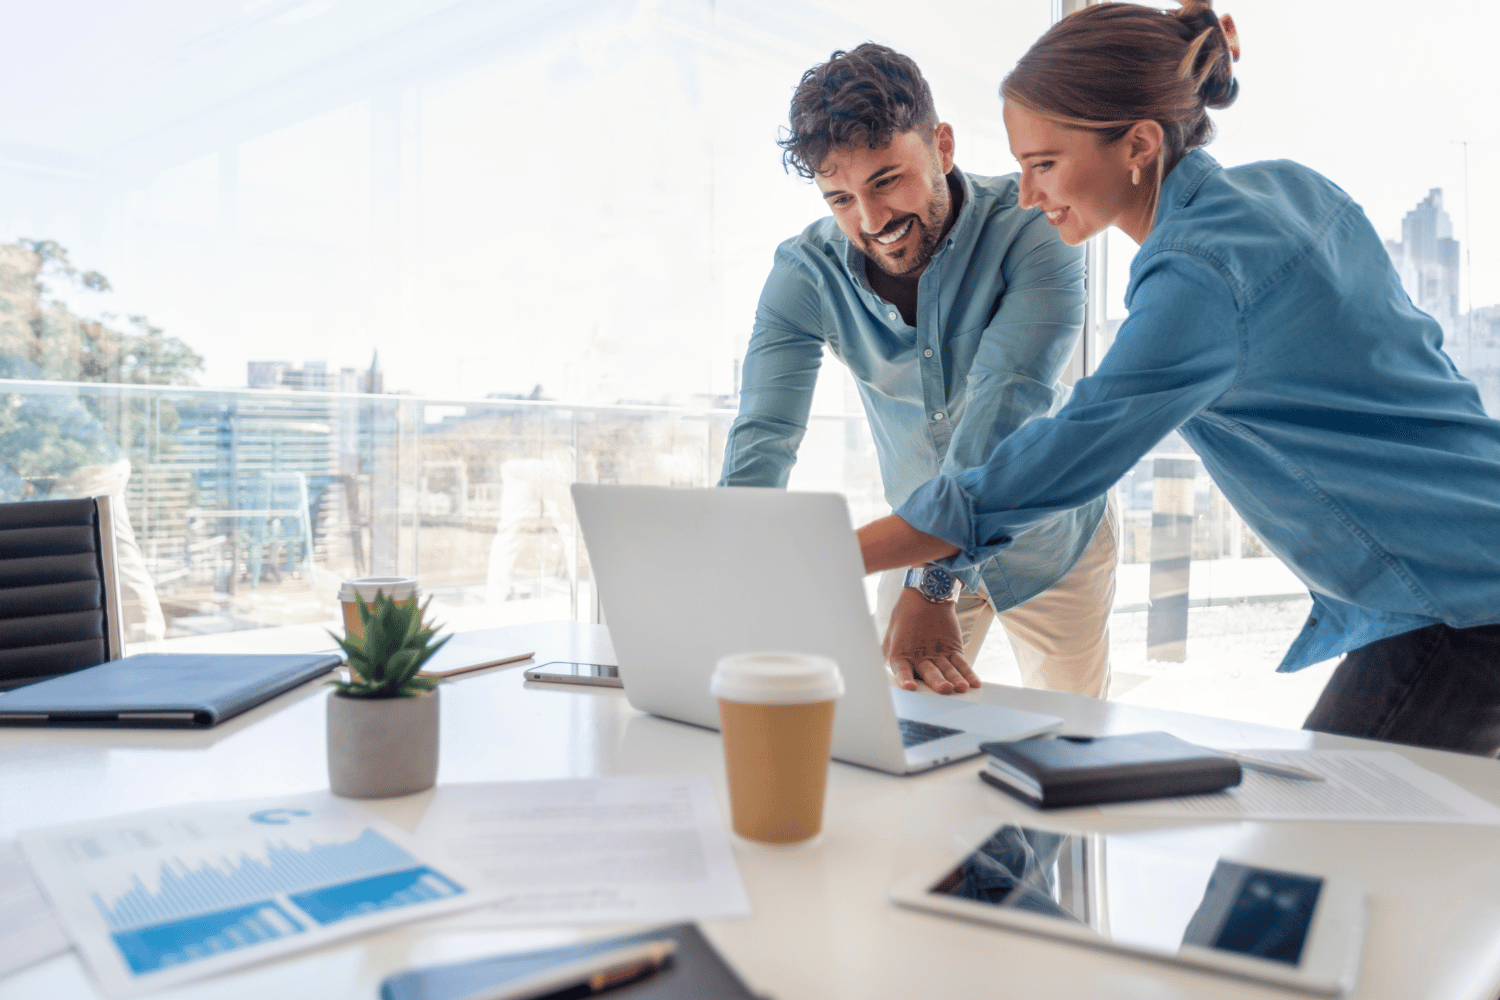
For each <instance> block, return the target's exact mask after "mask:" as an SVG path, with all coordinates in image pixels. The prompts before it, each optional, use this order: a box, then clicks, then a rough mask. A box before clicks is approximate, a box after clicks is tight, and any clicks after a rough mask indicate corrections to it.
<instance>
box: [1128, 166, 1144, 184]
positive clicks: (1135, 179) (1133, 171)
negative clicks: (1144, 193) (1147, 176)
mask: <svg viewBox="0 0 1500 1000" xmlns="http://www.w3.org/2000/svg"><path fill="white" fill-rule="evenodd" d="M1130 183H1132V184H1134V185H1135V186H1136V187H1140V186H1141V168H1140V167H1131V168H1130Z"/></svg>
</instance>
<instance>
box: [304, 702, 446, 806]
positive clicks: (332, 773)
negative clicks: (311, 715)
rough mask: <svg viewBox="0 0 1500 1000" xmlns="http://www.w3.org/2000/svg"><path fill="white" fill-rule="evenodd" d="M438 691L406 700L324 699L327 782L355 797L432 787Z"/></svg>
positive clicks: (330, 785) (436, 756)
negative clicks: (326, 707) (326, 735)
mask: <svg viewBox="0 0 1500 1000" xmlns="http://www.w3.org/2000/svg"><path fill="white" fill-rule="evenodd" d="M437 766H438V693H437V691H436V690H435V689H434V690H432V691H426V692H423V693H422V694H419V695H413V696H411V697H409V698H345V697H344V696H343V695H340V694H339V693H338V692H334V693H333V694H330V695H329V696H328V784H329V787H330V788H332V789H333V794H335V795H345V796H348V797H350V798H356V799H376V798H387V797H389V796H392V795H410V794H411V793H413V792H421V791H425V790H426V789H429V788H431V787H432V786H433V783H434V782H436V781H437Z"/></svg>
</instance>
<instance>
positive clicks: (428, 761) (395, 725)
mask: <svg viewBox="0 0 1500 1000" xmlns="http://www.w3.org/2000/svg"><path fill="white" fill-rule="evenodd" d="M355 599H356V600H357V601H358V602H359V604H358V606H359V620H360V623H361V624H362V625H363V626H364V635H363V636H355V635H350V636H348V637H346V638H343V639H340V638H339V637H338V636H337V635H334V636H333V638H334V640H335V641H336V642H338V644H339V647H340V648H341V649H343V651H344V655H345V657H346V658H347V659H348V661H349V671H350V676H349V679H348V680H347V681H333V682H332V683H333V686H334V688H335V690H334V692H333V693H332V694H331V695H329V697H328V783H329V786H330V787H331V788H332V789H333V793H334V794H335V795H347V796H350V797H353V798H382V797H386V796H391V795H409V794H411V793H412V792H420V791H423V790H425V789H428V788H431V787H432V785H433V783H434V782H435V781H436V780H437V766H438V695H437V692H436V691H434V690H433V688H434V687H436V685H437V682H436V681H434V680H431V679H429V678H427V677H422V676H419V675H418V671H420V670H421V669H422V664H424V663H426V662H427V660H428V659H429V658H430V657H431V656H432V654H433V653H436V652H437V651H438V650H439V649H441V648H442V647H443V644H444V643H446V642H447V641H448V639H449V638H451V637H447V636H445V637H444V638H442V639H440V640H439V641H437V642H433V641H432V637H433V632H434V629H433V628H432V627H430V626H428V625H427V624H426V622H425V621H424V620H423V619H424V617H425V615H426V613H427V605H426V604H423V605H421V606H420V607H418V605H417V602H416V600H415V599H408V600H405V601H401V602H399V603H398V602H396V601H393V600H391V599H390V598H389V597H386V596H385V594H384V593H377V594H376V595H375V600H374V602H373V603H371V604H366V603H365V602H364V600H363V599H361V598H359V597H358V596H356V598H355ZM428 603H431V598H428ZM329 634H330V635H332V634H333V633H329Z"/></svg>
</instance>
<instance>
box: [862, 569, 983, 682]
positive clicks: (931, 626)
mask: <svg viewBox="0 0 1500 1000" xmlns="http://www.w3.org/2000/svg"><path fill="white" fill-rule="evenodd" d="M883 648H884V650H885V658H886V662H887V663H889V664H890V665H891V669H892V670H894V671H895V672H896V680H897V681H898V682H899V683H900V685H901V686H902V687H903V688H905V689H906V690H908V691H915V690H916V689H917V682H916V680H915V679H914V678H915V677H920V678H922V680H923V681H925V682H926V683H927V686H928V687H930V688H932V690H934V691H936V692H937V693H938V694H953V693H954V692H959V693H962V692H964V691H967V690H969V688H971V687H974V688H977V687H978V686H979V678H978V677H977V676H976V675H975V674H974V671H973V670H971V669H970V668H969V662H968V661H967V660H965V659H964V644H963V633H962V631H961V630H960V629H959V625H958V602H956V601H944V602H943V603H942V604H933V603H932V602H931V601H929V600H927V599H926V598H925V597H923V596H922V595H921V594H919V593H917V592H916V590H914V589H912V588H911V587H902V588H901V596H900V597H899V598H898V599H897V600H896V606H895V608H893V609H892V610H891V625H890V628H889V629H887V630H886V633H885V643H884V647H883Z"/></svg>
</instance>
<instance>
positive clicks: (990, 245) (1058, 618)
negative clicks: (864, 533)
mask: <svg viewBox="0 0 1500 1000" xmlns="http://www.w3.org/2000/svg"><path fill="white" fill-rule="evenodd" d="M780 144H781V146H782V148H783V150H784V155H783V162H784V164H785V165H786V166H788V167H790V168H794V169H795V170H796V171H797V172H798V173H799V174H801V175H802V176H803V177H806V178H808V179H810V180H813V181H814V182H815V183H816V184H817V186H818V189H819V190H820V191H821V193H822V195H823V198H824V200H825V202H826V203H827V205H828V206H829V208H830V209H831V210H832V212H833V215H832V217H831V218H825V219H822V220H820V221H818V222H815V223H813V224H812V225H811V226H809V227H808V228H807V229H806V230H804V231H803V232H802V233H801V235H799V236H796V237H793V238H792V239H790V240H787V241H786V242H785V243H783V244H781V246H780V247H778V248H777V251H776V258H775V263H774V265H773V267H772V269H771V276H770V277H769V278H768V279H767V281H766V286H765V290H764V291H763V292H762V293H761V298H760V305H759V307H758V308H757V310H756V317H755V328H754V332H753V334H752V336H751V338H750V348H749V351H748V352H747V354H746V357H745V367H744V381H743V387H742V389H741V402H740V413H739V416H738V417H737V418H736V420H735V422H734V426H733V427H732V428H731V430H730V433H729V440H728V443H727V447H726V449H725V455H724V470H723V476H722V478H721V479H720V485H721V486H785V485H786V481H787V476H788V474H789V473H790V471H791V467H792V465H793V464H794V463H795V462H796V454H797V446H798V444H799V443H800V442H801V440H802V436H803V434H804V432H805V431H806V429H807V417H808V412H809V409H810V407H811V404H812V395H813V387H814V384H815V382H816V380H817V371H818V365H819V362H820V359H821V357H822V352H823V350H824V348H825V347H826V348H827V349H828V351H829V352H830V353H832V354H833V355H834V356H835V357H836V358H838V359H839V360H840V361H842V362H843V363H844V364H846V365H847V366H848V367H849V370H850V372H851V373H853V375H854V377H855V379H856V381H857V382H858V384H859V390H860V396H861V398H862V399H863V401H864V405H865V412H866V414H867V415H868V416H869V420H870V426H871V430H872V431H873V432H874V437H875V442H876V449H877V451H878V453H879V458H880V468H881V478H882V480H883V483H884V486H885V495H886V499H887V500H888V501H889V502H890V504H891V506H892V507H896V506H899V505H900V504H901V503H902V501H904V500H905V499H906V498H907V496H908V495H909V494H910V493H911V492H912V491H913V490H915V489H916V488H917V487H918V486H920V485H922V484H923V483H925V482H926V481H927V480H928V479H929V478H931V477H932V476H934V475H936V474H938V473H940V472H941V473H946V474H948V475H954V474H957V473H958V472H960V471H963V470H964V469H967V468H971V467H973V466H977V465H981V464H983V462H984V460H985V458H986V457H987V456H988V455H989V453H990V451H991V450H992V449H993V447H994V445H995V443H996V442H998V441H999V440H1000V439H1001V438H1004V437H1005V436H1006V435H1008V434H1010V433H1011V431H1013V430H1015V429H1016V428H1017V427H1019V426H1020V425H1021V424H1023V423H1025V422H1026V421H1028V420H1030V419H1032V418H1033V417H1037V416H1040V415H1043V414H1046V413H1048V412H1050V411H1052V410H1055V409H1056V408H1057V407H1059V406H1060V405H1061V403H1062V400H1063V398H1064V396H1065V395H1066V393H1065V390H1064V389H1063V388H1062V386H1061V385H1060V384H1059V382H1058V378H1059V376H1060V375H1061V374H1062V371H1063V369H1064V367H1065V366H1066V365H1067V363H1068V360H1069V358H1070V357H1071V356H1072V354H1073V350H1074V348H1075V346H1076V345H1077V342H1078V331H1079V327H1080V324H1081V321H1082V317H1083V303H1084V294H1083V258H1082V255H1081V253H1080V252H1079V251H1078V250H1076V249H1074V248H1070V247H1068V246H1067V245H1065V244H1064V243H1063V242H1062V240H1061V239H1059V238H1058V236H1057V234H1056V233H1055V232H1054V231H1053V230H1052V228H1051V226H1050V224H1049V222H1048V220H1047V218H1046V216H1044V215H1043V214H1042V213H1041V212H1038V211H1035V210H1030V211H1027V210H1022V209H1021V208H1019V207H1017V204H1016V192H1017V184H1016V177H1015V175H1014V174H1012V175H1008V176H1005V177H979V176H974V175H971V174H966V173H964V172H963V171H961V170H959V169H957V168H956V167H955V166H954V164H953V155H954V136H953V129H952V127H951V126H949V125H947V124H945V123H940V122H939V121H938V118H937V112H936V110H935V108H934V106H933V101H932V93H931V91H930V90H929V89H928V86H927V83H926V81H925V80H924V79H923V78H922V74H921V72H920V71H919V70H918V69H917V66H916V64H915V63H914V62H912V60H910V59H908V58H907V57H905V56H903V55H900V54H899V53H897V52H894V51H892V50H891V49H889V48H886V47H885V46H882V45H874V44H870V43H866V44H864V45H861V46H859V47H858V48H856V49H854V50H853V51H850V52H835V53H834V54H833V56H832V58H830V59H829V61H828V62H826V63H824V64H822V65H820V66H816V67H814V68H813V69H811V70H808V71H807V73H805V74H804V75H803V77H802V81H801V83H800V84H799V85H798V87H797V91H796V93H795V95H794V96H793V98H792V107H791V128H790V131H789V133H788V134H787V135H786V136H785V137H784V138H783V139H782V140H781V141H780ZM1106 507H1107V503H1106V500H1105V498H1103V497H1101V498H1099V499H1098V500H1096V501H1094V502H1092V503H1090V504H1088V505H1086V506H1084V507H1081V508H1078V509H1077V510H1074V511H1070V512H1069V513H1068V514H1067V515H1065V516H1063V517H1060V518H1057V519H1055V520H1053V521H1050V522H1048V523H1047V524H1045V525H1042V526H1039V527H1037V528H1035V529H1033V530H1031V531H1029V532H1027V533H1026V534H1025V535H1023V536H1021V537H1020V538H1017V539H1016V541H1015V543H1014V544H1013V545H1011V546H1010V547H1009V548H1007V549H1005V550H1004V551H1003V552H1001V553H1000V554H998V555H997V556H995V557H994V558H993V559H991V560H989V561H988V562H986V563H985V564H984V565H982V566H981V567H978V569H977V571H975V570H966V571H960V572H959V574H958V577H959V579H958V580H955V579H954V576H953V575H952V574H950V573H949V572H948V571H947V570H945V569H943V568H942V567H940V566H931V565H930V566H927V567H924V568H919V569H914V570H912V571H911V572H910V573H906V574H901V573H893V574H887V577H886V578H885V579H883V580H882V581H881V590H882V601H881V604H882V607H884V606H886V605H891V609H890V624H889V627H888V628H887V631H886V635H885V652H886V657H887V659H888V660H889V661H890V664H891V666H892V668H893V669H894V670H895V672H896V676H897V678H898V680H899V681H900V683H901V684H902V686H903V687H905V688H907V689H908V690H915V688H916V683H915V680H914V677H920V678H921V679H922V680H923V681H924V682H926V684H927V685H928V686H929V687H930V688H932V690H934V691H937V692H939V693H941V694H950V693H953V692H962V691H966V690H968V688H970V687H977V686H978V685H979V678H978V677H977V676H976V675H975V674H974V671H973V669H972V666H971V665H972V664H973V662H974V660H975V657H976V655H977V653H978V651H979V647H980V646H981V645H982V644H983V641H984V637H985V634H986V632H987V631H988V628H989V625H990V622H991V621H992V620H993V617H994V616H995V614H997V613H998V614H999V617H1000V619H1001V621H1002V623H1003V624H1004V626H1005V628H1006V631H1007V633H1008V635H1009V637H1010V640H1011V643H1012V646H1013V647H1014V649H1015V652H1016V659H1017V661H1018V662H1019V663H1020V666H1021V672H1022V676H1023V678H1024V679H1025V682H1026V684H1027V685H1028V686H1033V687H1050V688H1054V689H1059V690H1066V691H1075V692H1080V693H1084V694H1091V695H1095V696H1097V697H1104V696H1105V695H1106V694H1107V691H1108V686H1109V614H1110V609H1111V605H1112V604H1113V601H1114V568H1115V551H1116V550H1115V528H1114V522H1115V520H1116V518H1115V515H1114V513H1113V510H1112V509H1110V510H1108V511H1107V510H1106ZM960 582H961V583H962V591H963V594H962V596H961V597H960V596H959V587H958V584H959V583H960ZM903 584H905V586H902V585H903Z"/></svg>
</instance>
